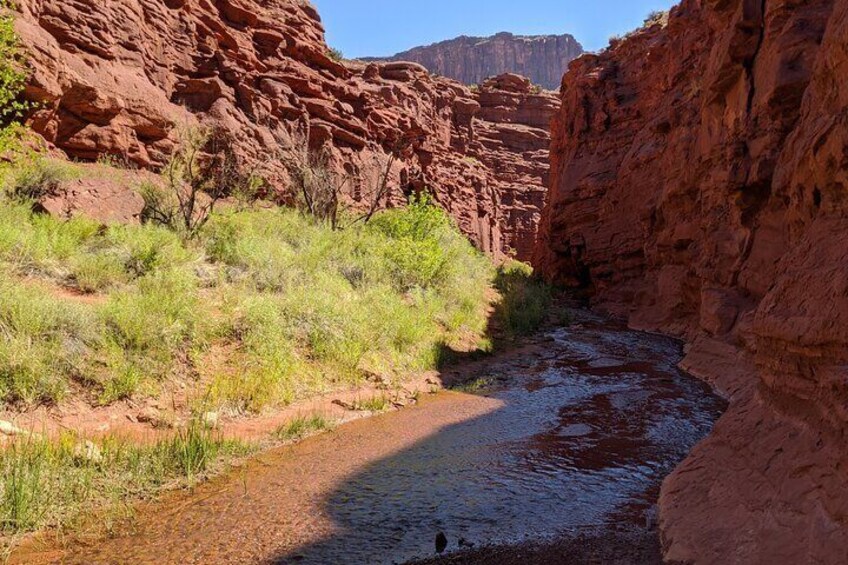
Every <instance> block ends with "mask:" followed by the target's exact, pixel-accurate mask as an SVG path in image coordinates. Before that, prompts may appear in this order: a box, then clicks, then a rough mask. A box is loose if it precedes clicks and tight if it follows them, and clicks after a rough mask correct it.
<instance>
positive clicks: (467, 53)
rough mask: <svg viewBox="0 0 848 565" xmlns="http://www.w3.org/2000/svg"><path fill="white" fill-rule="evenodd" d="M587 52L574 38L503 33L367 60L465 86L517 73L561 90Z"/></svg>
mask: <svg viewBox="0 0 848 565" xmlns="http://www.w3.org/2000/svg"><path fill="white" fill-rule="evenodd" d="M583 53H584V50H583V46H582V45H581V44H580V43H579V42H578V41H577V40H576V39H574V37H573V36H571V35H567V34H566V35H532V36H521V35H513V34H511V33H507V32H503V33H498V34H497V35H493V36H491V37H468V36H464V35H463V36H461V37H457V38H456V39H450V40H448V41H442V42H439V43H434V44H432V45H427V46H425V47H415V48H413V49H410V50H409V51H404V52H403V53H398V54H397V55H393V56H391V57H382V58H381V57H368V58H364V59H363V60H365V61H377V62H382V61H411V62H415V63H420V64H421V65H424V66H425V67H426V68H427V70H429V71H430V72H431V73H434V74H438V75H442V76H445V77H448V78H452V79H454V80H458V81H459V82H462V83H464V84H479V83H481V82H483V80H485V79H486V78H488V77H491V76H495V75H500V74H503V73H516V74H519V75H523V76H526V77H528V78H529V79H530V80H531V81H532V82H533V83H534V84H537V85H539V86H542V87H544V88H547V89H549V90H557V89H559V86H560V82H561V81H562V76H563V74H565V71H566V70H567V69H568V64H569V63H570V62H571V61H572V60H574V59H576V58H577V57H579V56H580V55H582V54H583Z"/></svg>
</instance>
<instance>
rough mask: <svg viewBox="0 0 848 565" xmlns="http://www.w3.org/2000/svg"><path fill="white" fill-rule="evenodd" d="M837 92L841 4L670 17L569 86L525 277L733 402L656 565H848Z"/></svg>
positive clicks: (691, 470) (696, 467) (847, 134)
mask: <svg viewBox="0 0 848 565" xmlns="http://www.w3.org/2000/svg"><path fill="white" fill-rule="evenodd" d="M846 76H848V1H846V0H809V1H805V2H798V1H796V0H758V1H756V2H752V1H747V0H684V1H683V2H682V3H681V4H680V5H679V6H678V7H676V8H674V9H673V10H672V13H671V17H670V19H669V22H668V24H667V26H663V25H655V26H653V27H650V28H648V29H644V30H642V31H640V32H638V33H635V34H633V35H632V36H630V37H628V38H627V39H625V40H623V41H620V42H616V43H614V44H613V45H612V46H611V48H610V49H609V50H607V51H605V52H603V53H601V54H598V55H588V56H584V57H583V58H581V59H579V60H578V61H576V62H575V63H573V64H572V67H571V70H570V72H569V73H568V75H567V76H566V77H565V79H564V84H563V95H562V98H563V108H562V110H561V111H560V113H559V114H558V116H557V117H556V119H555V123H554V126H553V134H552V135H553V144H552V171H551V174H552V180H551V190H550V193H549V195H548V202H547V205H546V208H545V211H544V214H543V223H542V227H541V233H540V238H539V241H538V244H537V249H536V253H535V262H536V264H537V265H538V267H539V268H540V270H541V271H542V272H543V273H544V274H545V275H546V276H547V277H549V278H550V279H552V280H556V281H559V282H561V283H564V284H567V285H571V286H575V287H581V288H583V289H584V290H585V291H588V293H589V294H590V296H591V297H592V301H593V303H594V304H595V305H596V306H598V307H600V308H602V309H605V310H607V311H610V312H612V313H614V314H618V315H621V316H625V317H627V318H628V319H629V320H630V323H631V325H633V326H635V327H638V328H644V329H648V330H655V331H663V332H667V333H672V334H675V335H679V336H682V337H684V338H686V339H688V340H689V341H690V345H689V346H688V355H687V358H686V361H685V362H684V366H685V367H686V368H687V369H689V370H691V371H692V372H694V373H695V374H697V375H699V376H701V377H703V378H706V379H708V380H710V381H711V382H713V383H714V384H715V385H716V386H717V387H718V388H719V390H721V391H723V392H724V393H725V394H726V395H727V396H728V397H729V398H730V399H731V401H732V402H731V408H730V410H729V412H728V413H727V415H725V416H724V418H723V419H722V420H721V421H720V422H719V423H718V425H717V427H716V429H715V432H714V433H713V435H712V436H711V437H710V438H709V439H708V440H706V441H705V442H704V443H703V444H702V445H701V446H699V447H698V448H697V449H696V450H695V452H694V453H693V454H692V456H691V457H690V458H689V459H688V460H687V461H686V462H685V463H684V464H683V465H682V466H681V467H680V468H679V469H678V470H677V471H676V472H675V473H674V474H673V475H672V476H671V477H669V479H668V480H667V481H666V483H665V485H664V488H663V493H662V498H661V501H660V507H661V530H662V535H663V541H664V547H665V551H666V556H667V558H668V559H670V560H676V561H683V562H698V563H722V564H728V563H793V564H794V563H846V562H848V549H846V548H848V489H846V488H845V479H846V469H848V441H846V440H848V409H847V408H846V407H848V243H846V242H848V198H846V186H848V178H846V171H848V152H846V147H848V88H846V86H845V77H846Z"/></svg>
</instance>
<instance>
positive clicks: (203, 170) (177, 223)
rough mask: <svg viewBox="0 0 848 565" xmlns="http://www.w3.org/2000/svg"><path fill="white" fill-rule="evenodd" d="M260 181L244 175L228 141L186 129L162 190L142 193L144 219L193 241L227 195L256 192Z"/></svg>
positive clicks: (151, 185)
mask: <svg viewBox="0 0 848 565" xmlns="http://www.w3.org/2000/svg"><path fill="white" fill-rule="evenodd" d="M258 178H259V177H258V176H257V175H256V174H255V171H251V172H250V173H248V174H245V172H244V171H243V170H242V168H241V166H240V165H239V162H238V160H237V158H236V156H235V153H234V152H233V150H232V147H231V145H230V144H229V142H228V141H227V139H226V138H225V137H224V136H223V135H221V134H218V133H216V132H214V131H212V130H211V129H209V128H204V127H189V128H185V129H182V130H181V131H180V135H179V144H178V145H177V149H176V151H175V152H174V154H173V155H172V156H171V158H170V160H169V161H168V164H167V165H165V168H164V169H163V170H162V179H163V183H164V186H163V185H161V184H155V183H146V184H145V185H144V186H142V188H141V192H142V196H143V197H144V202H145V209H144V213H143V218H144V219H145V220H147V221H153V222H156V223H159V224H162V225H165V226H168V227H171V228H173V229H177V230H180V231H184V232H185V233H186V235H187V236H188V237H189V238H193V237H194V236H195V235H197V233H198V232H199V231H200V229H201V228H202V227H203V226H204V225H206V222H208V221H209V216H210V215H211V214H212V212H213V211H214V210H215V206H216V205H217V204H218V202H219V201H220V200H221V199H222V198H223V197H224V196H226V195H228V194H236V193H239V194H242V193H246V192H255V189H256V185H257V180H258Z"/></svg>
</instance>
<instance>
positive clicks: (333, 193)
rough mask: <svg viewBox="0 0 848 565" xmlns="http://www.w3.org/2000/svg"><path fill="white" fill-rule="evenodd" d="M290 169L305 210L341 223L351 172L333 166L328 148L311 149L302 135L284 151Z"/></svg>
mask: <svg viewBox="0 0 848 565" xmlns="http://www.w3.org/2000/svg"><path fill="white" fill-rule="evenodd" d="M280 159H281V160H282V162H283V164H284V165H285V167H286V169H287V170H288V173H289V177H291V181H292V184H293V185H294V189H295V192H296V195H297V197H298V205H299V207H300V209H301V211H302V212H303V213H305V214H308V215H310V216H312V217H313V218H315V219H317V220H319V221H322V222H329V224H330V226H331V227H332V229H334V230H335V229H336V228H337V227H338V221H339V203H340V200H341V194H342V190H343V189H344V187H345V185H346V184H347V183H348V182H349V181H350V176H349V175H347V174H342V173H338V172H336V171H334V170H333V167H332V163H331V162H330V152H329V150H327V149H321V150H317V151H315V150H311V149H309V144H308V142H307V141H306V140H305V138H303V137H302V136H295V140H294V142H293V143H292V144H291V145H290V146H289V147H287V148H286V149H285V150H283V152H282V153H281V155H280Z"/></svg>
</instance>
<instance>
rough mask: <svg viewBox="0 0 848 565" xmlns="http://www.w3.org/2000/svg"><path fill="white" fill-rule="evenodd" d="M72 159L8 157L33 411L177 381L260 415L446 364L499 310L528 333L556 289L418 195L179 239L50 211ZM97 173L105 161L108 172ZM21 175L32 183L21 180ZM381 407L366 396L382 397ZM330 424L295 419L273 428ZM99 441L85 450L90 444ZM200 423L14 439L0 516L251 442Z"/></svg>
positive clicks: (4, 239)
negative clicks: (364, 220)
mask: <svg viewBox="0 0 848 565" xmlns="http://www.w3.org/2000/svg"><path fill="white" fill-rule="evenodd" d="M79 174H83V173H82V171H81V170H80V169H79V168H77V167H74V166H73V165H68V164H57V163H55V162H48V161H45V162H42V163H40V164H37V165H36V166H35V169H34V170H33V169H29V168H28V169H20V170H16V171H12V173H11V177H10V178H9V179H7V180H8V183H9V186H13V187H17V188H18V189H19V191H18V195H17V196H18V198H11V197H7V198H5V199H2V200H0V401H2V402H3V403H4V404H5V405H6V406H7V407H12V406H14V407H17V408H19V409H27V408H31V407H33V406H37V405H42V404H61V403H62V402H65V401H67V399H68V396H72V397H74V398H78V399H79V398H83V399H85V400H87V401H88V402H89V403H91V404H92V405H104V404H110V403H114V402H116V401H119V400H122V399H128V398H138V397H143V396H153V397H155V396H157V395H158V394H160V393H161V391H162V390H163V389H164V387H166V386H167V384H168V383H170V382H174V381H179V382H180V383H183V384H187V385H188V387H189V388H190V389H191V390H192V391H193V392H192V395H193V398H194V401H193V403H194V412H195V413H196V414H198V415H200V414H203V413H204V412H205V411H208V410H219V409H228V410H232V411H241V412H259V411H262V410H268V409H273V408H275V407H279V406H284V405H286V404H288V403H291V402H293V401H295V400H298V399H302V398H305V397H308V396H310V395H315V394H319V393H322V392H327V391H330V390H336V389H341V388H346V387H350V386H355V385H356V384H357V383H359V382H361V380H362V379H364V378H365V377H366V376H367V375H371V374H377V375H380V376H381V378H382V379H383V380H384V381H388V382H400V381H401V380H402V379H403V377H404V376H405V375H409V374H411V373H414V372H418V371H422V370H428V369H434V368H437V367H439V366H440V364H441V363H442V362H443V360H444V357H445V355H446V354H449V353H450V352H451V351H452V349H453V348H455V347H456V346H458V345H460V344H467V343H468V342H469V341H470V342H473V343H477V344H478V345H479V347H481V348H482V349H488V348H489V347H490V343H489V342H488V338H487V336H486V329H487V322H488V320H487V309H488V306H489V304H488V302H489V300H488V299H487V296H490V294H491V293H490V289H491V288H492V287H493V286H496V287H497V289H498V290H499V291H500V292H501V294H502V296H503V297H504V298H503V300H502V302H501V307H500V308H498V309H497V310H496V318H497V322H496V323H497V325H498V326H499V327H500V328H501V329H502V330H505V331H506V332H507V333H511V334H520V333H527V332H529V331H532V330H533V329H534V328H535V327H536V325H538V323H539V322H540V321H541V319H542V317H544V315H545V313H546V309H547V305H548V299H549V294H548V289H547V288H545V287H544V286H542V285H539V284H537V283H534V282H532V281H531V280H530V272H529V271H528V270H527V269H526V268H525V267H523V266H521V265H517V264H516V265H512V266H509V267H507V268H504V269H501V270H500V271H499V272H497V273H496V271H495V269H494V268H493V266H492V265H491V263H490V262H489V261H488V259H486V258H485V257H483V256H482V255H481V254H479V253H478V252H477V251H475V250H474V249H473V248H472V247H471V245H470V244H469V243H468V242H467V241H466V240H465V239H464V238H463V237H462V236H461V235H460V234H459V232H458V231H457V230H456V229H455V228H454V226H453V225H452V223H451V222H450V220H449V219H448V217H447V216H446V215H445V214H444V213H443V212H442V211H440V210H438V209H436V208H434V207H432V206H429V205H428V204H426V203H425V202H418V203H413V204H412V205H410V206H409V207H408V208H406V209H402V210H392V211H387V212H383V213H380V214H378V215H377V216H376V217H375V218H374V220H373V221H372V222H370V223H369V224H367V225H357V226H356V227H353V228H349V229H346V230H343V231H332V230H330V229H328V228H327V227H326V226H324V225H321V224H319V223H316V222H314V221H312V220H310V219H307V218H305V217H303V216H302V215H300V214H299V213H297V212H295V211H292V210H285V209H273V210H264V209H250V210H241V211H237V210H231V211H228V212H225V213H221V214H218V215H216V216H215V217H214V218H213V219H212V220H211V221H210V222H209V223H208V224H207V226H206V227H205V228H204V230H203V231H202V232H201V233H200V234H199V237H197V238H195V239H192V240H187V239H185V238H182V237H180V236H179V235H177V234H175V233H174V232H172V231H169V230H167V229H165V228H161V227H157V226H153V225H143V226H118V225H116V226H107V227H104V226H101V225H99V224H96V223H94V222H91V221H88V220H85V219H74V220H70V221H59V220H56V219H53V218H50V217H48V216H42V215H38V214H34V213H32V212H31V209H32V207H31V204H29V203H27V202H26V201H25V200H24V201H21V198H20V197H21V196H24V197H25V196H26V195H27V194H28V193H29V191H30V190H31V189H32V187H35V188H37V187H39V186H42V185H43V184H44V183H45V178H47V180H50V179H56V178H59V179H61V178H71V177H73V176H75V175H79ZM98 174H108V171H104V170H102V167H101V170H100V171H99V173H98ZM22 187H23V190H22V191H21V190H20V189H21V188H22ZM376 408H378V407H375V406H372V407H369V409H376ZM327 425H328V424H327V423H326V422H318V421H312V420H305V421H303V422H294V423H292V424H291V425H290V426H289V427H287V428H285V429H280V430H278V431H277V433H276V435H277V437H279V438H283V439H291V438H297V437H301V436H303V435H305V434H308V433H310V432H311V431H312V430H320V429H323V428H325V427H326V426H327ZM91 449H93V450H94V451H95V453H94V454H92V453H91V452H90V451H91ZM250 449H251V448H250V447H249V446H245V445H239V444H237V443H233V442H227V441H224V440H223V439H221V438H220V437H218V436H217V435H216V434H214V433H213V432H211V431H209V430H206V429H204V428H203V427H202V426H200V425H199V424H197V423H196V421H195V422H194V423H192V424H190V426H189V428H188V429H185V430H182V431H180V432H178V433H177V434H176V435H175V436H174V437H173V438H171V439H168V440H165V441H160V442H159V443H157V444H155V445H150V446H135V445H132V444H131V443H128V442H126V441H119V440H116V439H114V438H113V439H107V440H105V441H102V442H98V445H97V446H94V447H90V444H87V443H85V442H84V441H83V439H81V438H79V437H76V436H74V435H73V434H68V435H67V436H65V437H62V438H60V439H59V440H58V441H46V440H41V439H37V438H29V437H23V438H19V439H17V440H15V441H14V442H12V444H11V445H9V446H7V448H6V449H5V450H3V451H2V452H0V469H2V471H3V476H2V478H1V479H0V529H2V531H3V532H5V533H6V534H7V535H10V534H17V533H20V532H26V531H32V530H36V529H40V528H43V527H45V526H53V527H56V526H60V527H61V526H66V525H73V524H74V523H75V522H76V521H77V520H78V518H79V517H80V516H84V515H86V514H87V513H88V512H90V511H91V510H92V509H96V508H101V509H102V508H113V509H114V508H122V507H123V506H125V505H126V503H127V502H129V501H132V500H134V499H136V498H138V497H139V496H149V495H153V494H155V493H156V492H158V491H159V490H161V489H162V488H167V487H169V486H174V485H180V484H185V483H186V482H192V481H194V480H196V479H197V477H202V476H203V475H204V473H206V472H207V471H208V470H209V469H215V468H216V467H217V466H219V465H220V463H221V461H223V460H226V459H227V458H230V457H232V456H234V455H240V454H244V453H246V452H248V451H250Z"/></svg>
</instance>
